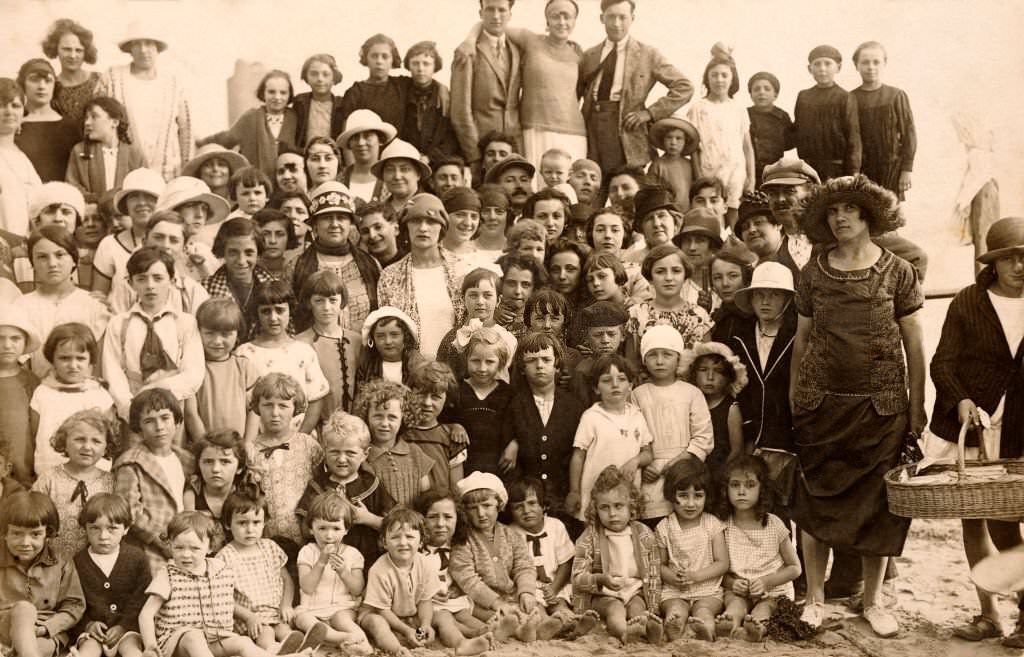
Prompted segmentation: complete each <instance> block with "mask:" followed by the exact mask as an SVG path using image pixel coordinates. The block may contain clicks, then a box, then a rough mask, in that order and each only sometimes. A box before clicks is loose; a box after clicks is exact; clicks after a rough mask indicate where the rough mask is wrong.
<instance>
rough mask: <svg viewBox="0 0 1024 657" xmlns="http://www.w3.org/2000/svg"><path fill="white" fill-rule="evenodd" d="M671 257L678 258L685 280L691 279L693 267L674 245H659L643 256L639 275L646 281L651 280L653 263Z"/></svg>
mask: <svg viewBox="0 0 1024 657" xmlns="http://www.w3.org/2000/svg"><path fill="white" fill-rule="evenodd" d="M671 255H674V256H678V257H679V262H681V263H682V264H683V272H685V274H686V278H693V265H691V264H690V261H689V260H687V258H686V256H685V255H684V254H683V251H682V249H680V248H679V247H678V246H676V245H674V244H659V245H658V246H656V247H654V248H653V249H651V250H650V251H648V252H647V255H646V256H644V261H643V262H642V263H640V274H641V275H643V277H644V278H646V279H647V280H648V281H649V280H651V270H652V269H654V263H656V262H658V261H659V260H661V259H662V258H667V257H669V256H671Z"/></svg>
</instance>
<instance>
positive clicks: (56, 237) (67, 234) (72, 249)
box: [26, 224, 78, 265]
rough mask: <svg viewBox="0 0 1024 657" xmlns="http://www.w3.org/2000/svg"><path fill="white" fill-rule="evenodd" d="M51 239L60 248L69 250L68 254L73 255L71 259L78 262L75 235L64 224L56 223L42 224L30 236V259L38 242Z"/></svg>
mask: <svg viewBox="0 0 1024 657" xmlns="http://www.w3.org/2000/svg"><path fill="white" fill-rule="evenodd" d="M44 239H45V240H49V241H51V242H53V243H54V244H56V245H57V246H59V247H60V248H62V249H64V250H65V251H67V253H68V255H69V256H71V260H73V261H74V263H75V264H76V265H77V264H78V244H77V243H76V242H75V235H74V233H72V232H71V231H69V230H68V229H67V228H65V227H64V226H58V225H56V224H49V225H47V226H41V227H39V228H36V229H35V230H34V231H32V234H31V235H29V236H28V242H27V244H26V246H27V248H28V257H29V260H30V261H31V260H32V250H33V249H34V248H36V244H39V242H41V241H42V240H44Z"/></svg>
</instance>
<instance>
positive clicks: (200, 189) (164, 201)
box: [155, 176, 230, 225]
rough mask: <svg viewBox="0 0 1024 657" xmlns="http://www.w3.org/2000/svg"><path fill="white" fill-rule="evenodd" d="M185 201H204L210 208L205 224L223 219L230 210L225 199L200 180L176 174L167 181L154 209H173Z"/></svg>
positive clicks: (215, 222) (158, 210) (157, 210)
mask: <svg viewBox="0 0 1024 657" xmlns="http://www.w3.org/2000/svg"><path fill="white" fill-rule="evenodd" d="M186 203H205V204H206V207H208V208H210V216H209V217H207V219H206V223H207V225H209V224H217V223H220V222H222V221H224V218H225V217H227V216H228V212H230V207H229V206H228V202H227V201H225V200H224V199H223V198H222V197H220V196H218V195H217V194H214V193H213V192H211V191H210V188H209V186H207V184H206V183H204V182H203V181H202V180H200V179H199V178H193V177H192V176H178V177H177V178H174V179H173V180H171V181H170V182H169V183H167V185H166V186H165V187H164V193H163V194H161V195H160V198H159V199H157V202H156V208H155V211H156V212H160V211H161V210H174V209H175V208H178V207H181V206H182V205H185V204H186Z"/></svg>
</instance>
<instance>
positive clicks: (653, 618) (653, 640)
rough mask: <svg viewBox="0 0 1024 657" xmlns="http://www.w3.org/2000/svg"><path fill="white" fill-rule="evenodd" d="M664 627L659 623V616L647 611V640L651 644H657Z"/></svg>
mask: <svg viewBox="0 0 1024 657" xmlns="http://www.w3.org/2000/svg"><path fill="white" fill-rule="evenodd" d="M664 632H665V628H664V626H663V625H662V623H661V618H659V617H658V616H657V615H656V614H652V613H650V612H648V613H647V632H646V634H647V642H648V643H650V644H651V645H652V646H656V645H659V644H660V643H661V638H662V636H663V635H664Z"/></svg>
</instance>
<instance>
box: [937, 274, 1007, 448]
mask: <svg viewBox="0 0 1024 657" xmlns="http://www.w3.org/2000/svg"><path fill="white" fill-rule="evenodd" d="M1022 358H1024V343H1022V344H1021V345H1018V346H1017V352H1016V353H1010V347H1009V345H1007V343H1006V335H1005V334H1004V333H1003V326H1002V324H1000V322H999V316H998V315H996V309H995V308H994V307H993V306H992V300H991V299H989V296H988V293H987V289H986V288H985V287H982V286H980V285H978V284H975V285H971V286H969V287H965V288H964V289H962V290H960V291H959V292H958V293H957V295H956V296H955V297H954V298H953V301H952V302H951V303H950V304H949V310H948V311H947V313H946V321H945V322H944V323H943V324H942V335H941V337H940V338H939V346H938V347H937V348H936V350H935V355H934V356H933V357H932V363H931V373H932V381H933V382H934V383H935V409H934V411H933V412H932V421H931V430H932V433H934V434H935V435H937V436H939V437H941V438H944V439H946V440H949V441H955V440H956V439H957V434H958V433H959V431H960V421H959V419H958V417H957V404H958V403H959V402H960V400H962V399H971V400H972V401H974V403H975V404H977V405H978V407H979V408H983V409H985V411H986V412H987V413H992V412H993V411H995V410H996V406H998V405H999V400H1000V399H1001V398H1002V397H1003V395H1004V394H1005V395H1006V406H1005V407H1004V409H1003V425H1002V433H1001V447H1000V451H999V456H1000V458H1019V457H1020V456H1022V455H1024V436H1022V435H1021V434H1022V433H1024V370H1022ZM968 441H969V444H971V445H975V446H976V445H977V436H975V435H974V434H973V433H972V434H968ZM991 456H993V457H994V456H995V455H991Z"/></svg>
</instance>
